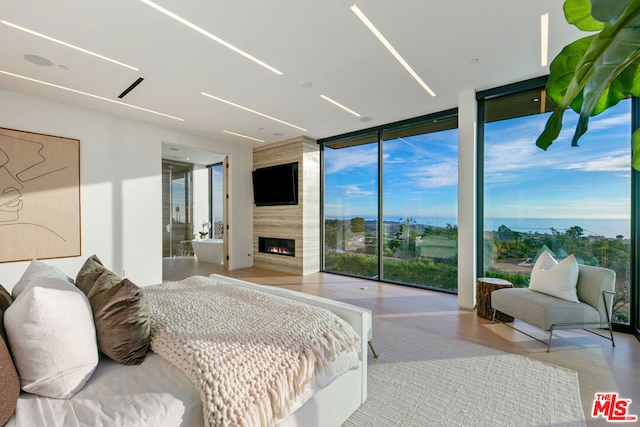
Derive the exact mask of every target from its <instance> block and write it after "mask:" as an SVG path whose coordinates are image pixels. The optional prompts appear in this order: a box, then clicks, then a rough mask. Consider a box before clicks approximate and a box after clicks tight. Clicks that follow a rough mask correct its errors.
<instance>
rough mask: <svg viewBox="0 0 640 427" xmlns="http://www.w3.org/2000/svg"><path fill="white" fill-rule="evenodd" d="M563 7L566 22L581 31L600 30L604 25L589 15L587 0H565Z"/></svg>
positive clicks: (589, 9) (589, 5)
mask: <svg viewBox="0 0 640 427" xmlns="http://www.w3.org/2000/svg"><path fill="white" fill-rule="evenodd" d="M563 9H564V16H565V18H566V20H567V22H568V23H569V24H573V25H575V26H576V27H578V29H580V30H582V31H600V30H602V27H603V26H604V24H603V21H598V20H596V19H595V18H594V17H593V16H592V15H591V2H590V1H589V0H567V1H565V2H564V6H563Z"/></svg>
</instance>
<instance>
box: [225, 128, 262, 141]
mask: <svg viewBox="0 0 640 427" xmlns="http://www.w3.org/2000/svg"><path fill="white" fill-rule="evenodd" d="M222 132H224V133H228V134H229V135H235V136H239V137H240V138H247V139H250V140H252V141H258V142H264V141H263V140H261V139H258V138H253V137H251V136H247V135H243V134H241V133H235V132H231V131H229V130H223V131H222Z"/></svg>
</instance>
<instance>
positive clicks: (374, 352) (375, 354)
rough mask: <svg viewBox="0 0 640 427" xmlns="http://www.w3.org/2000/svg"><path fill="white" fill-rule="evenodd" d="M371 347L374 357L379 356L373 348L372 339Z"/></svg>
mask: <svg viewBox="0 0 640 427" xmlns="http://www.w3.org/2000/svg"><path fill="white" fill-rule="evenodd" d="M369 348H370V349H371V353H373V358H374V359H377V358H378V354H377V353H376V351H375V350H374V349H373V344H371V341H369Z"/></svg>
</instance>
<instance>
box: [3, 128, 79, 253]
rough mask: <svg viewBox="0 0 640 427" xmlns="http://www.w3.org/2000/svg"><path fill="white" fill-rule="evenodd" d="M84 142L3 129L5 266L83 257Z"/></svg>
mask: <svg viewBox="0 0 640 427" xmlns="http://www.w3.org/2000/svg"><path fill="white" fill-rule="evenodd" d="M80 230H81V225H80V141H79V140H77V139H70V138H63V137H59V136H51V135H43V134H38V133H32V132H24V131H20V130H13V129H5V128H0V242H1V243H0V262H10V261H26V260H31V259H34V258H38V259H46V258H62V257H73V256H80V255H81V248H80V245H81V239H80V237H81V236H80Z"/></svg>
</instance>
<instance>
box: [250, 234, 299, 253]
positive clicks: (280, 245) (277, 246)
mask: <svg viewBox="0 0 640 427" xmlns="http://www.w3.org/2000/svg"><path fill="white" fill-rule="evenodd" d="M258 251H259V252H263V253H266V254H274V255H284V256H296V241H295V240H294V239H277V238H274V237H258Z"/></svg>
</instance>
